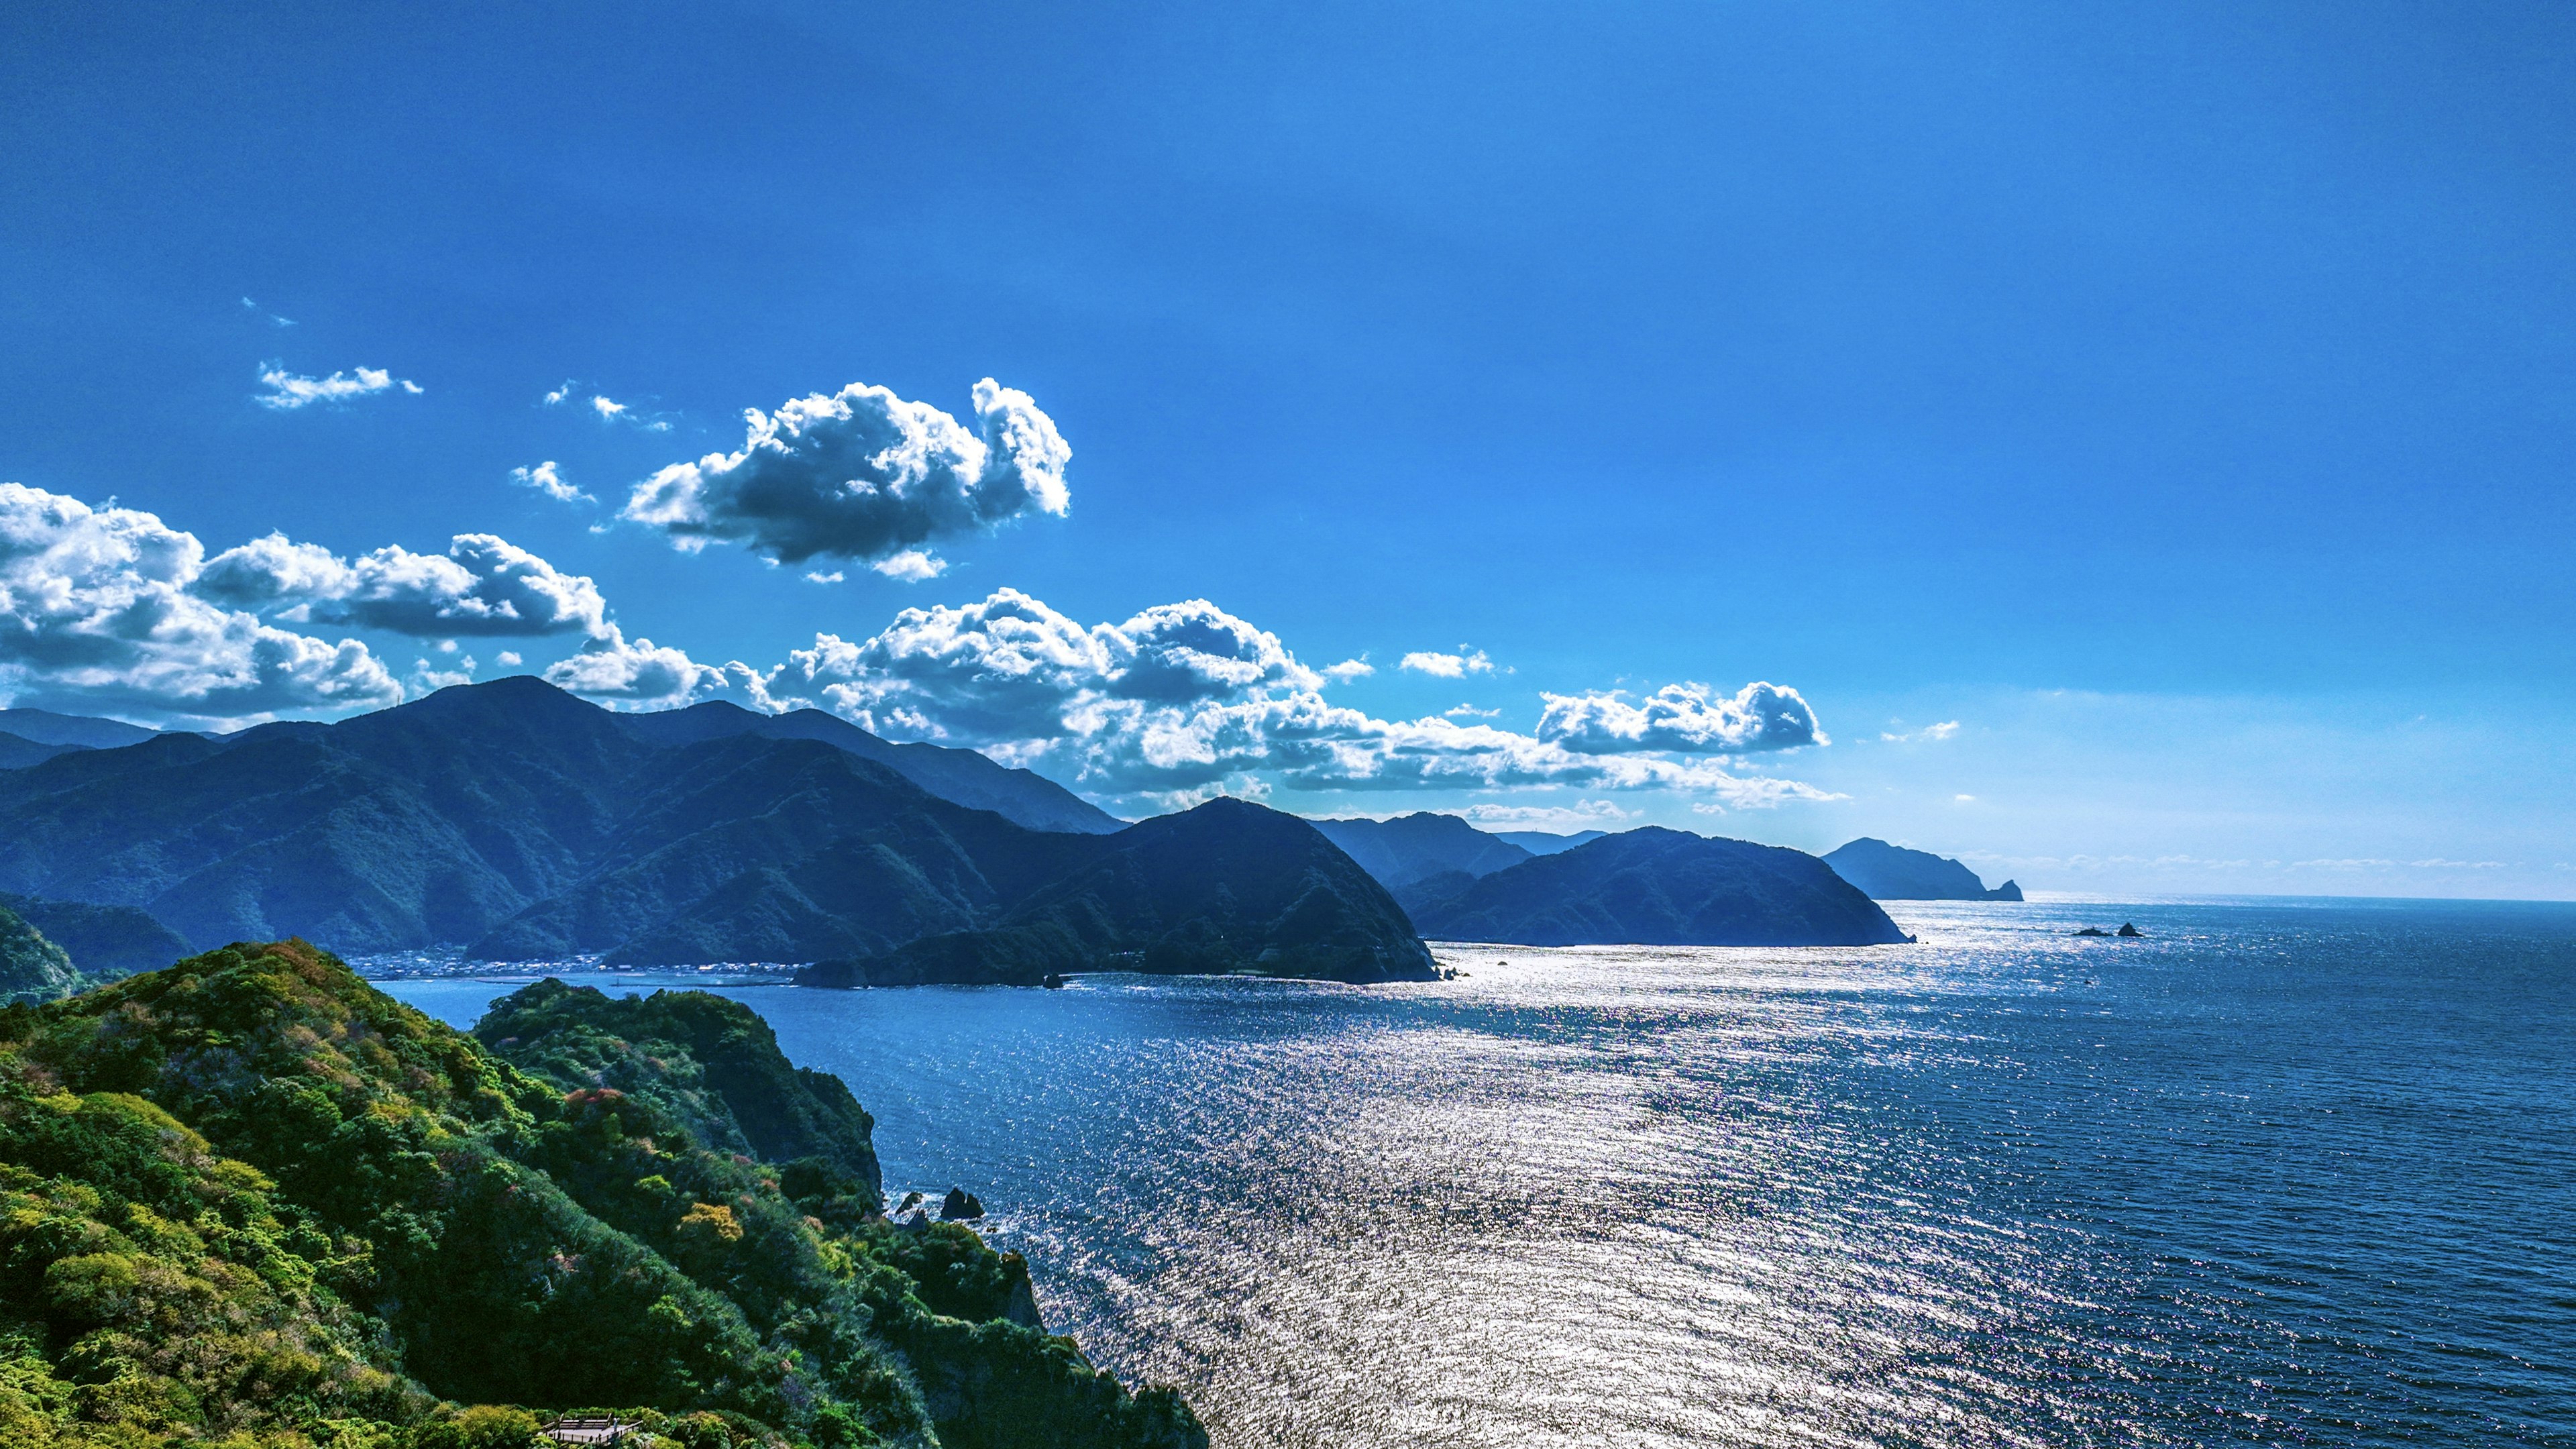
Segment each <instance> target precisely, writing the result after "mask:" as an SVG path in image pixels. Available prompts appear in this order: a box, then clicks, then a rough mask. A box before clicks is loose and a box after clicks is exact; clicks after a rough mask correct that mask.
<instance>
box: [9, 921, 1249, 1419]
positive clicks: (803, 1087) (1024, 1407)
mask: <svg viewBox="0 0 2576 1449" xmlns="http://www.w3.org/2000/svg"><path fill="white" fill-rule="evenodd" d="M504 1005H505V1007H507V1008H508V1010H507V1011H505V1012H504V1013H503V1014H502V1016H501V1017H500V1018H499V1019H498V1020H499V1021H501V1022H506V1023H507V1024H508V1026H509V1028H510V1029H509V1033H508V1034H507V1035H506V1036H502V1037H500V1038H499V1040H500V1042H501V1043H502V1044H501V1045H498V1046H496V1047H486V1046H484V1045H482V1044H480V1043H478V1042H477V1041H476V1040H475V1039H474V1038H472V1037H468V1036H466V1035H464V1034H462V1033H458V1032H455V1031H452V1030H450V1029H448V1028H446V1027H444V1026H440V1025H438V1024H437V1023H435V1022H432V1021H431V1020H429V1019H428V1018H427V1017H425V1016H422V1015H421V1014H420V1013H418V1012H416V1011H413V1010H412V1009H410V1008H408V1007H405V1006H402V1005H400V1004H399V1003H397V1002H394V1001H393V1000H392V999H390V998H388V997H386V996H384V995H382V994H381V993H379V992H376V991H374V990H373V989H372V988H370V987H368V986H367V985H366V984H365V983H363V982H361V981H360V980H358V979H357V977H355V976H354V975H353V974H351V973H350V972H349V971H348V969H347V968H346V967H344V966H342V965H341V964H340V963H339V962H337V961H336V960H334V959H332V958H330V957H329V956H327V955H325V954H324V953H321V952H319V951H316V950H314V949H313V948H311V947H308V946H305V945H303V944H302V943H300V942H284V943H278V944H273V945H266V946H256V945H237V946H232V947H227V948H225V949H224V950H222V951H218V952H211V953H208V954H206V955H203V956H199V957H195V958H192V959H190V960H188V961H184V962H181V963H179V964H178V965H176V966H173V967H171V968H169V969H168V970H164V971H158V972H152V973H149V974H146V975H142V976H137V977H134V978H131V979H129V980H127V981H123V982H120V983H117V984H116V985H113V986H110V987H105V988H102V989H99V990H95V991H91V992H88V993H86V994H84V995H81V996H78V997H74V998H71V999H69V1000H66V1001H62V1002H57V1003H53V1004H51V1005H48V1006H43V1007H36V1008H28V1007H24V1006H18V1007H11V1008H8V1009H7V1010H5V1011H0V1290H5V1291H0V1441H5V1442H7V1443H9V1444H11V1445H13V1446H14V1445H20V1444H24V1445H28V1446H31V1449H34V1446H66V1449H67V1446H71V1445H81V1446H90V1445H98V1446H106V1445H116V1446H120V1449H126V1446H131V1449H144V1446H157V1445H164V1444H178V1443H200V1442H207V1441H210V1440H216V1439H220V1438H222V1436H224V1435H227V1434H239V1435H242V1436H244V1439H243V1442H251V1441H252V1439H251V1436H257V1437H256V1442H258V1443H260V1444H263V1445H266V1444H286V1443H308V1442H310V1443H316V1444H328V1445H335V1446H361V1445H364V1446H378V1449H450V1446H454V1445H459V1444H462V1443H464V1442H466V1441H465V1439H464V1438H463V1437H462V1428H461V1426H479V1427H480V1428H486V1429H488V1428H494V1427H496V1426H498V1427H500V1428H504V1429H506V1428H507V1425H508V1422H509V1416H508V1415H507V1414H505V1413H501V1412H500V1411H495V1410H482V1411H476V1412H477V1413H478V1414H479V1415H480V1417H479V1418H475V1417H470V1416H460V1412H459V1409H458V1406H459V1405H461V1404H472V1403H482V1404H517V1405H524V1406H527V1407H529V1408H534V1409H544V1410H563V1409H572V1408H583V1407H590V1408H606V1407H617V1408H622V1409H625V1410H628V1411H635V1410H645V1411H649V1413H650V1415H651V1418H650V1420H649V1422H651V1423H653V1424H655V1425H657V1426H659V1427H661V1428H663V1429H665V1430H666V1431H669V1432H671V1433H673V1434H674V1435H675V1436H678V1437H681V1438H682V1439H683V1442H686V1443H688V1444H691V1445H716V1444H725V1445H734V1446H743V1445H751V1444H776V1445H791V1446H793V1445H807V1446H813V1449H841V1446H856V1445H867V1444H877V1443H910V1444H916V1445H922V1446H931V1445H944V1446H949V1449H970V1446H972V1449H984V1446H993V1449H999V1446H1002V1445H1035V1446H1055V1449H1093V1446H1098V1449H1112V1446H1129V1445H1133V1446H1138V1449H1147V1446H1153V1449H1162V1446H1178V1449H1196V1446H1203V1445H1204V1444H1205V1443H1206V1436H1205V1434H1204V1432H1203V1431H1201V1430H1200V1429H1199V1427H1198V1425H1197V1422H1196V1420H1195V1419H1194V1418H1193V1417H1192V1416H1191V1414H1190V1412H1189V1410H1188V1408H1187V1406H1186V1405H1184V1404H1182V1403H1181V1402H1180V1401H1179V1399H1178V1398H1177V1397H1176V1396H1174V1395H1172V1394H1170V1393H1169V1392H1168V1391H1164V1390H1148V1391H1144V1392H1140V1393H1135V1394H1130V1393H1128V1392H1127V1391H1126V1390H1124V1389H1122V1388H1121V1387H1120V1386H1119V1385H1118V1384H1117V1383H1116V1382H1115V1381H1114V1380H1112V1379H1110V1378H1109V1377H1108V1376H1107V1375H1105V1374H1100V1373H1097V1372H1095V1371H1094V1370H1093V1369H1092V1368H1091V1367H1090V1365H1089V1364H1088V1363H1087V1362H1085V1361H1084V1360H1083V1358H1082V1357H1081V1355H1080V1353H1079V1351H1078V1350H1077V1349H1075V1348H1074V1346H1073V1345H1072V1343H1071V1342H1070V1340H1066V1339H1061V1338H1056V1339H1050V1338H1048V1337H1046V1336H1044V1335H1043V1334H1042V1333H1040V1332H1039V1331H1037V1330H1036V1329H1034V1328H1032V1327H1029V1326H1027V1324H1026V1322H1025V1321H1024V1320H1025V1319H1027V1318H1028V1317H1030V1316H1031V1315H1029V1314H1028V1313H1027V1312H1026V1273H1025V1265H1023V1264H1019V1263H1017V1262H1016V1261H1015V1260H1013V1259H1010V1258H1007V1257H1004V1256H1001V1255H996V1254H994V1253H992V1252H991V1251H990V1250H988V1249H986V1248H985V1247H984V1246H983V1244H982V1243H981V1242H980V1241H979V1240H977V1239H976V1238H975V1236H974V1235H973V1234H972V1233H971V1232H968V1231H967V1230H965V1229H963V1228H961V1227H957V1226H955V1225H939V1226H936V1227H928V1226H925V1227H923V1228H921V1229H917V1230H906V1229H901V1228H897V1227H896V1226H894V1225H892V1224H890V1223H888V1222H886V1221H885V1219H884V1218H883V1217H882V1215H881V1213H880V1212H879V1207H880V1203H879V1199H878V1195H877V1189H876V1187H875V1186H874V1184H873V1183H872V1182H870V1181H868V1180H867V1179H866V1176H865V1174H864V1173H863V1172H859V1171H853V1170H851V1169H852V1167H853V1166H854V1165H856V1164H857V1163H858V1162H859V1161H861V1160H862V1159H863V1160H864V1162H865V1164H867V1165H872V1164H873V1151H872V1148H871V1147H869V1146H868V1144H867V1142H866V1127H865V1114H864V1113H863V1112H858V1111H857V1110H856V1104H855V1103H850V1104H848V1106H847V1107H846V1109H845V1108H843V1107H842V1106H841V1105H840V1103H841V1102H842V1101H845V1100H846V1095H847V1094H846V1092H842V1093H840V1094H839V1098H838V1099H835V1098H834V1096H833V1093H832V1092H831V1091H830V1090H829V1089H826V1088H824V1087H823V1086H822V1085H821V1084H820V1083H818V1082H816V1081H813V1080H811V1076H812V1074H803V1075H799V1074H795V1073H794V1072H793V1069H792V1068H788V1067H787V1066H786V1064H785V1062H784V1059H783V1058H781V1057H777V1056H776V1049H775V1045H774V1043H772V1042H769V1041H768V1040H767V1038H766V1037H765V1035H764V1034H762V1033H761V1032H758V1031H754V1030H752V1029H751V1028H750V1027H749V1026H747V1025H746V1023H745V1021H744V1018H748V1017H749V1016H750V1013H749V1012H748V1011H747V1010H745V1009H744V1008H742V1007H740V1006H739V1005H737V1004H733V1003H725V1002H720V1001H717V1000H715V999H714V998H710V997H700V996H688V995H683V996H680V997H676V998H674V997H657V998H655V999H654V1000H652V1001H649V1002H643V1003H636V1002H610V1001H608V1000H607V999H606V998H604V997H601V996H599V995H598V993H596V992H573V991H569V990H566V989H564V988H561V987H545V988H532V989H531V990H530V991H527V992H522V993H520V995H519V996H518V997H514V998H512V1001H511V1002H509V1003H504ZM625 1030H634V1031H636V1032H637V1033H638V1035H637V1037H636V1038H635V1039H633V1040H630V1039H629V1038H627V1037H625V1036H623V1035H621V1032H622V1031H625ZM639 1046H649V1050H633V1049H630V1048H636V1047H639ZM700 1049H705V1050H708V1051H709V1052H710V1053H711V1054H712V1055H713V1056H715V1057H719V1058H720V1057H723V1056H724V1055H725V1054H726V1053H728V1052H731V1053H734V1054H736V1055H737V1056H738V1057H739V1058H740V1062H739V1063H738V1065H740V1066H744V1067H748V1068H754V1069H755V1070H751V1071H749V1072H748V1073H747V1074H734V1075H730V1076H729V1075H728V1073H727V1072H725V1071H722V1070H710V1069H709V1067H708V1064H707V1062H705V1061H702V1060H700V1059H699V1058H698V1057H697V1055H696V1053H697V1052H698V1051H699V1050H700ZM513 1053H518V1054H521V1055H522V1056H523V1057H524V1059H525V1061H526V1064H527V1065H526V1067H525V1068H524V1069H523V1067H522V1066H520V1065H516V1064H514V1063H513V1061H512V1060H510V1059H509V1057H510V1055H511V1054H513ZM608 1079H614V1080H622V1081H624V1082H626V1084H627V1086H626V1087H619V1086H614V1085H608V1084H606V1081H607V1080H608ZM824 1080H825V1081H828V1080H829V1079H824ZM832 1086H833V1087H837V1086H838V1084H837V1083H832ZM629 1088H632V1089H633V1090H629ZM765 1096H775V1097H776V1098H777V1100H778V1101H779V1102H782V1103H783V1102H786V1101H788V1099H790V1098H802V1099H803V1100H804V1103H805V1105H806V1106H808V1107H811V1108H813V1109H814V1110H813V1111H812V1112H811V1113H808V1114H806V1115H805V1117H804V1118H803V1126H802V1127H801V1128H800V1129H799V1133H800V1134H801V1135H793V1134H792V1135H793V1140H794V1142H795V1144H796V1145H799V1146H806V1145H819V1146H821V1147H823V1148H824V1149H825V1150H823V1151H821V1152H817V1153H814V1154H811V1155H807V1156H803V1157H799V1158H796V1159H793V1160H790V1161H786V1162H777V1161H774V1160H773V1161H764V1160H761V1159H760V1158H758V1157H755V1156H753V1155H751V1154H739V1155H738V1154H737V1153H736V1152H734V1151H726V1150H716V1149H711V1147H710V1145H709V1142H708V1140H707V1138H702V1136H701V1134H702V1133H705V1134H707V1137H709V1138H721V1136H722V1133H721V1132H718V1131H716V1130H714V1128H713V1127H712V1125H711V1124H713V1123H714V1122H715V1120H716V1118H715V1117H714V1115H713V1113H714V1110H715V1109H716V1108H717V1107H718V1106H721V1108H722V1110H723V1112H724V1113H725V1114H727V1115H728V1116H729V1117H730V1119H731V1120H732V1121H733V1122H734V1123H735V1124H736V1125H737V1126H738V1127H740V1128H742V1129H743V1135H744V1138H745V1140H746V1141H747V1142H749V1141H753V1140H754V1139H756V1138H757V1137H758V1136H759V1133H758V1132H757V1131H754V1130H752V1129H751V1128H750V1122H749V1119H750V1118H756V1117H760V1116H761V1115H762V1114H763V1112H764V1110H765V1109H764V1107H763V1106H762V1105H761V1103H762V1101H763V1099H764V1097H765ZM789 1115H791V1116H793V1115H795V1113H794V1112H793V1111H791V1112H790V1114H789ZM836 1158H837V1160H836ZM529 1427H533V1424H532V1423H531V1424H530V1425H529ZM289 1435H295V1436H299V1437H297V1438H294V1439H289V1438H288V1437H286V1436H289ZM491 1442H496V1443H497V1442H502V1440H500V1439H497V1438H496V1439H493V1440H491Z"/></svg>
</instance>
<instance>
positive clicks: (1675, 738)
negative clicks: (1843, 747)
mask: <svg viewBox="0 0 2576 1449" xmlns="http://www.w3.org/2000/svg"><path fill="white" fill-rule="evenodd" d="M1539 698H1541V699H1542V700H1545V701H1546V708H1544V709H1543V710H1541V711H1540V713H1539V719H1538V737H1539V738H1540V739H1543V740H1547V741H1549V742H1551V743H1553V744H1558V745H1562V746H1564V747H1565V748H1566V749H1569V750H1573V751H1576V752H1578V753H1581V754H1588V755H1599V754H1626V753H1628V752H1631V751H1635V750H1664V751H1669V752H1671V753H1674V754H1683V755H1740V754H1752V753H1755V752H1758V751H1765V750H1787V749H1796V748H1797V747H1799V746H1801V745H1818V744H1824V743H1827V741H1826V739H1825V736H1824V732H1823V731H1822V730H1821V729H1819V728H1818V727H1817V725H1816V713H1815V711H1814V710H1812V709H1810V708H1808V707H1807V702H1806V700H1804V699H1802V698H1800V697H1799V695H1798V691H1796V690H1794V689H1787V688H1783V687H1781V686H1779V685H1774V684H1760V683H1756V684H1748V685H1746V686H1744V688H1742V689H1741V690H1738V691H1737V692H1736V693H1735V694H1734V695H1733V696H1732V697H1728V696H1725V695H1720V694H1717V693H1715V692H1714V691H1712V690H1711V689H1710V688H1709V687H1708V686H1707V685H1705V684H1667V685H1665V686H1664V687H1663V688H1661V689H1659V690H1656V691H1655V692H1654V693H1653V694H1650V695H1648V696H1646V697H1645V698H1644V699H1643V700H1640V701H1638V702H1637V703H1635V704H1631V703H1629V702H1628V698H1627V693H1626V691H1624V690H1611V691H1609V692H1607V693H1590V694H1542V695H1540V696H1539Z"/></svg>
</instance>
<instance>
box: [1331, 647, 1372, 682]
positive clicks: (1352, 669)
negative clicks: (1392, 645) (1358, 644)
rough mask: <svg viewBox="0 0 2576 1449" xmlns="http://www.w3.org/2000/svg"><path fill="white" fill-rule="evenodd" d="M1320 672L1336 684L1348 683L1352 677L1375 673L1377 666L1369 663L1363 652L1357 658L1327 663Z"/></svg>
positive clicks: (1363, 677) (1359, 677) (1357, 677)
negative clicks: (1337, 662)
mask: <svg viewBox="0 0 2576 1449" xmlns="http://www.w3.org/2000/svg"><path fill="white" fill-rule="evenodd" d="M1321 673H1322V674H1323V675H1324V677H1325V678H1327V679H1330V680H1332V681H1333V682H1334V683H1336V684H1348V683H1350V682H1351V681H1352V680H1354V679H1366V678H1368V677H1369V676H1370V675H1372V674H1375V673H1377V666H1376V665H1374V664H1371V663H1369V662H1368V656H1367V655H1365V654H1363V655H1361V656H1360V657H1359V658H1357V659H1345V660H1343V661H1342V662H1341V663H1339V664H1327V665H1325V666H1324V667H1323V669H1322V671H1321Z"/></svg>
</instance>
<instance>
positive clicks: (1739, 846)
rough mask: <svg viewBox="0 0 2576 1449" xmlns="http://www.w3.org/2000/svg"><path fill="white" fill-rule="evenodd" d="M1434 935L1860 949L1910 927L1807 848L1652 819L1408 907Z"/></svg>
mask: <svg viewBox="0 0 2576 1449" xmlns="http://www.w3.org/2000/svg"><path fill="white" fill-rule="evenodd" d="M1413 921H1414V924H1415V925H1417V926H1419V927H1420V928H1421V929H1422V933H1423V934H1424V935H1426V936H1429V937H1431V938H1433V939H1435V940H1451V941H1501V942H1510V943H1513V944H1517V945H1528V946H1586V945H1645V946H1867V945H1883V944H1892V943H1895V942H1900V941H1903V940H1905V939H1906V937H1905V933H1904V932H1902V931H1899V930H1898V929H1897V928H1896V923H1895V922H1893V921H1891V920H1889V919H1888V918H1887V913H1886V912H1885V911H1882V910H1880V909H1879V908H1878V906H1877V905H1876V904H1875V903H1874V902H1872V901H1871V900H1870V899H1869V898H1868V897H1867V896H1864V895H1862V894H1861V893H1860V891H1858V890H1857V889H1855V888H1853V887H1852V886H1851V885H1850V884H1849V883H1848V882H1846V881H1844V880H1843V878H1842V877H1840V876H1838V875H1836V874H1834V872H1833V871H1832V870H1831V869H1830V868H1829V867H1827V866H1826V865H1825V863H1824V862H1823V861H1821V860H1818V859H1817V858H1816V857H1814V856H1812V855H1808V854H1807V853H1805V852H1804V851H1797V850H1789V849H1785V848H1782V847H1780V846H1773V845H1756V844H1754V843H1752V842H1751V841H1745V840H1709V839H1705V838H1703V837H1701V836H1697V835H1691V834H1688V833H1686V832H1683V831H1679V830H1665V829H1662V828H1660V827H1656V826H1648V827H1646V828H1644V829H1640V830H1631V831H1627V832H1625V833H1623V834H1619V835H1609V836H1603V837H1601V838H1600V839H1597V840H1593V841H1590V842H1587V843H1585V844H1583V845H1579V846H1576V847H1574V848H1573V849H1571V850H1566V851H1562V852H1559V853H1557V854H1555V855H1545V856H1540V857H1538V858H1537V859H1535V860H1531V861H1527V862H1525V863H1523V864H1520V865H1516V866H1513V867H1512V868H1511V869H1509V870H1504V871H1497V872H1495V873H1494V874H1492V875H1489V876H1486V877H1484V878H1483V879H1481V880H1477V881H1474V882H1472V883H1470V884H1469V885H1468V886H1467V887H1466V889H1464V890H1462V891H1460V892H1459V893H1458V894H1456V895H1454V896H1451V897H1449V898H1448V899H1446V900H1443V901H1437V902H1426V903H1424V904H1422V905H1421V906H1420V907H1418V908H1416V909H1414V911H1413Z"/></svg>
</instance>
